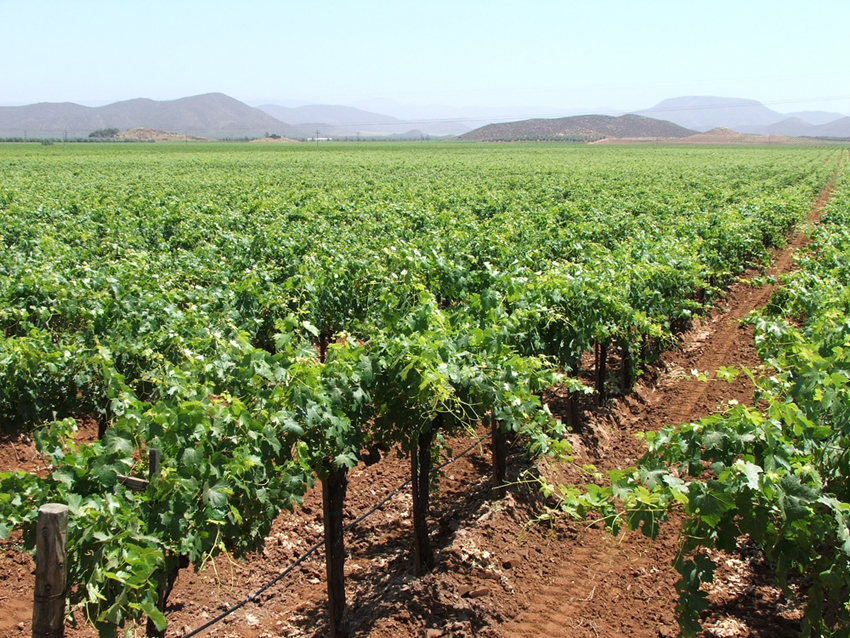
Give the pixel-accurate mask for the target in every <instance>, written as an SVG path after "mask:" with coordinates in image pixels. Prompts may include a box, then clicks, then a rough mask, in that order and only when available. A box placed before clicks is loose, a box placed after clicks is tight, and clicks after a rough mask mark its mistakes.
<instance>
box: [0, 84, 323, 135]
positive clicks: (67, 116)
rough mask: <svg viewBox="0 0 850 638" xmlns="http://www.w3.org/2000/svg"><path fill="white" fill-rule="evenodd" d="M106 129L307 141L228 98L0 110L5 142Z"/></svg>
mask: <svg viewBox="0 0 850 638" xmlns="http://www.w3.org/2000/svg"><path fill="white" fill-rule="evenodd" d="M105 128H117V129H121V130H127V129H135V128H149V129H156V130H160V131H166V132H169V133H180V134H185V135H189V136H194V137H210V138H216V139H223V138H241V137H262V136H264V135H265V134H266V133H276V134H277V135H282V136H284V137H295V138H304V137H306V134H305V132H304V131H301V130H300V129H298V128H296V127H294V126H290V125H289V124H285V123H283V122H281V121H280V120H277V119H275V118H273V117H272V116H270V115H268V114H267V113H264V112H262V111H260V110H259V109H255V108H253V107H251V106H248V105H247V104H243V103H242V102H240V101H239V100H236V99H234V98H232V97H228V96H227V95H224V94H223V93H208V94H206V95H196V96H193V97H185V98H180V99H178V100H169V101H156V100H149V99H145V98H139V99H135V100H127V101H124V102H116V103H114V104H108V105H106V106H99V107H88V106H80V105H79V104H72V103H67V102H66V103H41V104H31V105H28V106H5V107H0V137H22V136H24V134H26V135H27V136H28V137H31V138H39V137H62V136H63V135H64V134H65V132H67V134H68V136H69V137H85V136H87V135H88V134H89V133H91V132H92V131H95V130H98V129H105Z"/></svg>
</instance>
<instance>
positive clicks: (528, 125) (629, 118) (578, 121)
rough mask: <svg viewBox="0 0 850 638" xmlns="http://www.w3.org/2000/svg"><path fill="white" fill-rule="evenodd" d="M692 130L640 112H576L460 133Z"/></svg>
mask: <svg viewBox="0 0 850 638" xmlns="http://www.w3.org/2000/svg"><path fill="white" fill-rule="evenodd" d="M694 132H695V131H691V130H688V129H686V128H683V127H681V126H678V125H676V124H673V123H671V122H664V121H662V120H656V119H653V118H649V117H643V116H641V115H621V116H620V117H613V116H611V115H578V116H575V117H561V118H556V119H533V120H524V121H522V122H506V123H504V124H488V125H487V126H482V127H481V128H478V129H475V130H474V131H470V132H469V133H465V134H464V135H461V136H460V139H462V140H482V141H484V140H489V141H514V140H516V141H520V140H545V139H553V140H555V139H565V140H566V139H575V140H577V141H581V140H587V141H592V140H597V139H601V138H605V137H614V138H655V137H687V136H688V135H693V134H694Z"/></svg>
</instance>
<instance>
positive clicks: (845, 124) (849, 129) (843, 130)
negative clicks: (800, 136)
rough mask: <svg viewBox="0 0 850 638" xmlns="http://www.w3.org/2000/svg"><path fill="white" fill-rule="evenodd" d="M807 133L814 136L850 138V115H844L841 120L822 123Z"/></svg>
mask: <svg viewBox="0 0 850 638" xmlns="http://www.w3.org/2000/svg"><path fill="white" fill-rule="evenodd" d="M807 135H809V136H812V137H843V138H850V117H842V118H841V119H840V120H835V121H834V122H829V123H828V124H821V125H820V126H816V127H814V130H813V131H812V132H811V133H807Z"/></svg>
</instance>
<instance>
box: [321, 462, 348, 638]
mask: <svg viewBox="0 0 850 638" xmlns="http://www.w3.org/2000/svg"><path fill="white" fill-rule="evenodd" d="M326 471H327V472H328V476H327V478H325V479H323V480H322V515H323V519H324V525H325V570H326V573H327V578H328V620H329V622H330V636H331V638H347V636H348V618H347V617H346V613H345V541H344V538H343V534H342V526H343V505H344V504H345V491H346V487H347V485H348V479H347V477H346V475H347V474H348V469H347V468H345V467H342V468H334V467H333V465H332V463H331V462H327V464H326Z"/></svg>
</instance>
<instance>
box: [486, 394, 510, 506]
mask: <svg viewBox="0 0 850 638" xmlns="http://www.w3.org/2000/svg"><path fill="white" fill-rule="evenodd" d="M490 437H491V443H490V448H491V452H492V455H493V490H494V491H495V492H496V493H497V494H500V495H501V493H502V491H503V490H502V489H500V486H501V485H503V484H504V482H505V479H506V478H507V475H508V459H507V456H508V453H507V441H506V440H505V439H506V437H505V433H504V432H503V431H502V428H501V427H500V425H499V422H498V421H497V420H496V415H495V414H494V413H493V411H492V410H491V411H490Z"/></svg>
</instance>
